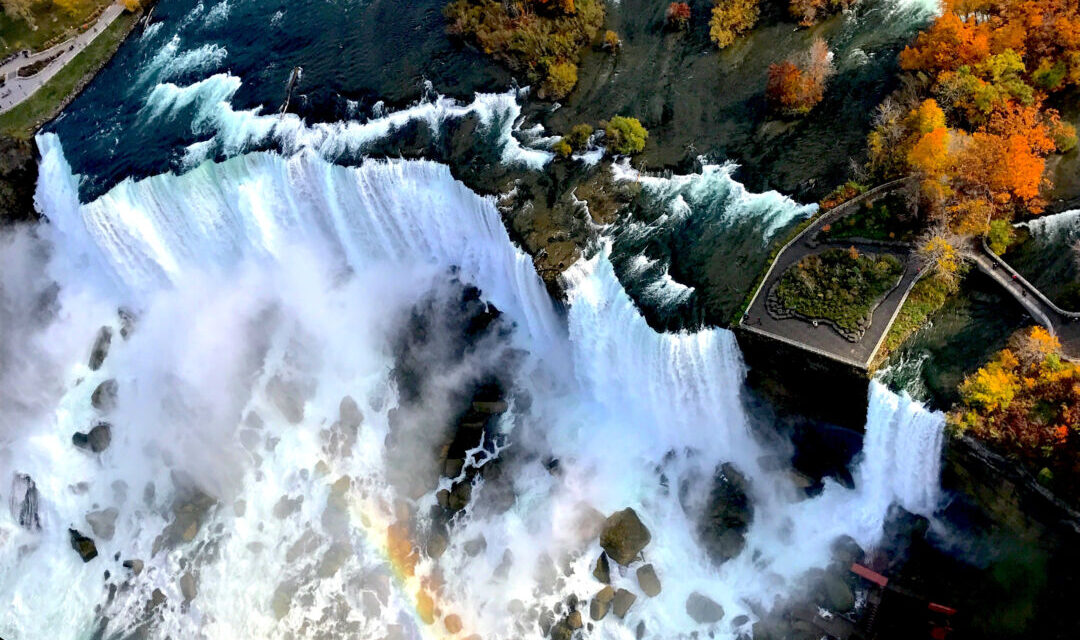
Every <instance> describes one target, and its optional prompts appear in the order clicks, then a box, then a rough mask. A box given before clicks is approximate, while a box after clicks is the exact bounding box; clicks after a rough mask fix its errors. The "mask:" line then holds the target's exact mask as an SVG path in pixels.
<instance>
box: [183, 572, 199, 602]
mask: <svg viewBox="0 0 1080 640" xmlns="http://www.w3.org/2000/svg"><path fill="white" fill-rule="evenodd" d="M198 594H199V590H198V583H196V581H195V576H193V575H192V574H191V572H190V571H188V572H186V573H184V575H182V576H180V595H182V596H183V597H184V604H188V603H190V602H191V601H192V600H194V599H195V596H197V595H198Z"/></svg>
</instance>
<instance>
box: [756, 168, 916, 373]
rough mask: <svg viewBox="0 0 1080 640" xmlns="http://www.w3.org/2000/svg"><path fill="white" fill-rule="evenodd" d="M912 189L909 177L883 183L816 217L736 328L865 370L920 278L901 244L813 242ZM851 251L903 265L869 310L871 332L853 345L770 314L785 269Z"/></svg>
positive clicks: (831, 332) (781, 257)
mask: <svg viewBox="0 0 1080 640" xmlns="http://www.w3.org/2000/svg"><path fill="white" fill-rule="evenodd" d="M911 184H912V179H910V178H905V179H902V180H896V181H893V182H890V183H887V184H883V185H881V186H879V187H877V188H875V189H871V190H870V191H868V192H866V193H864V194H862V195H861V196H859V197H857V198H854V199H852V200H849V201H848V202H846V203H844V204H842V205H840V206H838V207H836V208H835V209H832V210H831V211H829V212H827V213H825V214H823V215H821V216H818V218H816V219H815V220H814V222H813V223H812V224H811V225H810V226H808V227H807V228H806V229H805V230H803V231H802V233H800V234H799V235H798V236H796V237H795V238H794V239H793V240H792V241H791V242H789V243H788V244H787V245H785V246H784V248H783V249H781V250H780V252H779V253H778V254H777V257H776V260H775V261H774V262H773V264H772V266H771V267H770V268H769V271H768V272H767V273H766V274H765V278H764V279H763V280H762V282H761V286H759V287H758V290H757V292H755V294H754V299H753V300H752V301H751V302H750V306H749V307H747V310H746V313H745V314H744V315H743V319H742V321H741V322H740V323H739V326H740V327H742V328H743V329H745V330H747V331H750V332H753V333H758V334H761V335H765V336H768V337H770V338H773V339H775V340H780V341H782V342H786V343H788V344H793V345H795V346H797V347H800V348H803V349H806V350H808V351H812V352H814V353H817V354H819V355H822V356H825V357H828V358H831V359H834V360H839V361H840V362H843V363H845V364H849V365H851V366H854V367H857V368H860V369H866V368H869V366H870V362H871V361H872V360H873V357H874V354H875V353H877V350H878V346H879V345H880V344H881V342H882V341H883V340H884V337H885V334H886V332H887V331H888V329H889V327H890V326H891V325H892V322H893V319H894V318H895V317H896V314H897V313H898V312H899V310H900V307H901V306H902V305H903V303H904V301H905V300H906V299H907V296H908V293H909V292H910V290H911V287H912V285H914V284H915V282H916V281H917V280H918V278H919V267H918V264H917V263H916V261H915V260H914V259H912V258H911V255H910V254H911V250H910V247H908V246H906V245H903V244H900V243H876V242H860V241H858V240H854V241H853V240H846V241H837V242H822V243H819V242H817V241H816V240H815V238H817V236H818V234H819V232H820V231H821V229H822V227H824V226H825V225H828V224H832V223H834V222H836V221H837V220H839V219H840V218H843V217H844V216H847V215H848V214H850V213H854V212H855V211H857V210H858V207H861V206H862V205H863V204H864V203H866V202H872V201H875V200H877V199H879V198H882V197H884V196H886V195H888V194H890V193H893V192H895V191H900V190H902V189H906V188H908V187H909V186H910V185H911ZM851 246H854V247H855V248H856V249H858V250H859V252H861V253H867V254H882V253H888V254H892V255H894V256H896V257H898V258H900V260H901V261H902V262H903V263H904V274H903V276H901V278H900V282H899V284H898V285H897V286H896V287H894V288H893V290H892V291H890V292H889V293H888V294H886V296H885V298H884V299H883V300H882V301H881V302H880V304H879V305H878V307H877V308H876V309H874V312H873V314H872V316H871V322H870V327H869V328H868V329H867V330H866V333H865V334H863V336H862V338H861V339H860V340H859V341H858V342H850V341H848V340H847V339H846V338H844V337H843V336H841V335H840V334H839V333H837V332H836V330H835V329H833V328H832V327H831V326H830V325H828V324H827V323H824V322H819V323H818V326H816V327H815V326H814V325H813V324H811V323H809V322H807V321H805V320H801V319H798V318H785V319H782V320H777V319H776V318H774V317H772V316H771V315H770V314H769V312H768V310H767V309H766V308H765V300H766V298H767V296H768V293H769V291H770V290H771V289H772V286H773V285H774V284H775V283H776V281H777V280H779V279H780V277H781V276H782V275H783V274H784V272H785V271H787V270H788V268H790V267H791V266H793V265H795V264H797V263H798V262H799V261H800V260H802V259H803V258H805V257H807V256H809V255H813V254H816V253H821V252H822V251H825V250H827V249H832V248H842V249H847V248H848V247H851Z"/></svg>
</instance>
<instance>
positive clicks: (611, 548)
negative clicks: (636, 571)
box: [600, 508, 652, 566]
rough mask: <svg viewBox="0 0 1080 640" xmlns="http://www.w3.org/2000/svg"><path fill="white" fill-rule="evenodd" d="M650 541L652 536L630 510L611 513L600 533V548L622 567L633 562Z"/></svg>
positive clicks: (635, 513)
mask: <svg viewBox="0 0 1080 640" xmlns="http://www.w3.org/2000/svg"><path fill="white" fill-rule="evenodd" d="M650 540H652V534H650V533H649V530H648V529H647V528H646V527H645V525H644V524H642V523H641V519H640V518H638V515H637V512H635V511H634V510H633V509H630V508H626V509H623V510H622V511H616V512H615V513H613V514H612V515H611V516H610V517H608V519H607V521H606V522H605V523H604V530H603V531H601V532H600V546H601V547H603V548H604V551H606V552H607V555H608V557H610V558H611V559H612V560H614V561H615V562H617V563H619V564H621V565H624V566H625V565H628V564H630V563H631V562H633V561H634V559H635V558H637V556H638V554H639V553H641V551H642V550H643V549H644V548H645V546H646V545H648V544H649V541H650Z"/></svg>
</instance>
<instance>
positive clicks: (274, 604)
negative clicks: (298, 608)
mask: <svg viewBox="0 0 1080 640" xmlns="http://www.w3.org/2000/svg"><path fill="white" fill-rule="evenodd" d="M297 588H298V587H297V585H296V583H295V582H293V581H292V580H288V581H286V582H282V583H281V584H279V585H278V586H277V588H276V589H274V595H273V597H272V598H271V600H270V608H271V609H272V610H273V612H274V617H275V618H277V619H278V620H281V619H282V618H284V617H285V616H287V615H289V609H291V608H292V601H293V596H295V595H296V590H297Z"/></svg>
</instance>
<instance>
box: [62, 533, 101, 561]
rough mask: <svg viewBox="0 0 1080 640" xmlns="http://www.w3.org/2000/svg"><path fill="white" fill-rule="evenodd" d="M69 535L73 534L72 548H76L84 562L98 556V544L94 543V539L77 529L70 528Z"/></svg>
mask: <svg viewBox="0 0 1080 640" xmlns="http://www.w3.org/2000/svg"><path fill="white" fill-rule="evenodd" d="M68 535H69V536H71V548H72V549H74V550H75V553H77V554H79V557H80V558H82V560H83V562H90V561H91V560H93V559H94V558H96V557H97V545H95V544H94V541H93V540H91V539H90V538H87V537H86V536H84V535H83V534H81V533H79V532H78V531H76V530H75V529H68Z"/></svg>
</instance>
